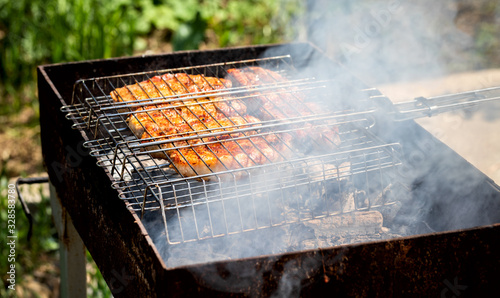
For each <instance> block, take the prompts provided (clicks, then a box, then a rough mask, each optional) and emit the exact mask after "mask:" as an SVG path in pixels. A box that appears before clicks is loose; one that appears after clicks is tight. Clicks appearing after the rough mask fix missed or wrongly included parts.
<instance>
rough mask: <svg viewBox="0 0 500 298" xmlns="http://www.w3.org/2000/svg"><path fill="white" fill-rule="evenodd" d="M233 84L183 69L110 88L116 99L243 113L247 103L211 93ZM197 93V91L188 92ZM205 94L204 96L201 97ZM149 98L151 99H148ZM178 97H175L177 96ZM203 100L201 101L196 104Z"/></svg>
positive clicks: (234, 113)
mask: <svg viewBox="0 0 500 298" xmlns="http://www.w3.org/2000/svg"><path fill="white" fill-rule="evenodd" d="M231 86H232V83H231V81H229V80H225V79H219V78H214V77H205V76H203V75H188V74H185V73H176V74H170V73H168V74H164V75H162V76H154V77H152V78H151V79H149V80H146V81H142V82H139V83H136V84H133V85H126V86H124V87H121V88H116V89H115V90H113V91H112V92H111V94H110V95H111V98H112V99H113V100H114V101H115V102H128V103H134V104H143V105H149V104H150V102H168V103H170V104H171V105H174V106H185V105H188V106H189V105H191V107H192V108H193V109H196V108H205V109H208V110H211V109H212V108H217V109H218V110H219V111H221V112H222V113H224V114H225V115H226V116H231V115H236V114H240V115H241V114H244V113H245V112H246V106H245V105H244V104H243V103H242V102H241V101H240V100H238V99H234V98H231V97H230V96H220V95H217V96H210V95H211V94H214V95H215V93H214V91H217V90H223V89H226V88H230V87H231ZM191 93H196V94H191ZM203 95H207V97H203ZM148 99H151V100H148ZM177 99H178V100H177ZM199 103H202V104H203V105H197V104H199Z"/></svg>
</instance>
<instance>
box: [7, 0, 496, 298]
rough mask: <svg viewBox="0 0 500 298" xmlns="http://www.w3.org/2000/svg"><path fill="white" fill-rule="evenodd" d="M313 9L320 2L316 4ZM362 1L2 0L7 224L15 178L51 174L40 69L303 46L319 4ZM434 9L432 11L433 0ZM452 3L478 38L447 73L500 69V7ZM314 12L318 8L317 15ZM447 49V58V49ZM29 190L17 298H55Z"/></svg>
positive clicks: (42, 225) (47, 235)
mask: <svg viewBox="0 0 500 298" xmlns="http://www.w3.org/2000/svg"><path fill="white" fill-rule="evenodd" d="M312 2H317V3H319V5H315V6H313V5H311V3H312ZM356 2H364V3H366V2H377V1H376V0H373V1H372V0H355V1H354V0H353V1H340V2H339V3H342V4H333V2H329V1H326V0H317V1H314V0H239V1H236V0H183V1H176V0H136V1H133V0H86V1H84V0H74V1H69V0H43V1H42V0H30V1H28V0H16V1H13V0H0V194H1V196H2V199H1V200H0V217H1V219H2V224H3V225H6V219H7V213H6V209H7V207H6V206H7V200H6V199H5V198H4V196H5V194H6V193H7V188H8V184H9V183H12V182H13V181H14V180H13V179H14V178H15V177H19V176H37V175H44V169H43V163H42V157H41V152H40V129H39V115H38V100H37V90H36V67H37V66H38V65H41V64H51V63H61V62H69V61H78V60H88V59H101V58H110V57H119V56H130V55H140V54H155V53H162V52H171V51H177V50H190V49H209V48H220V47H229V46H244V45H251V44H267V43H279V42H287V41H292V40H295V39H297V38H300V39H301V40H304V39H307V38H308V35H313V33H314V32H308V28H305V26H306V25H305V24H309V23H310V22H313V23H314V22H315V20H318V19H321V18H322V17H325V13H324V12H323V11H321V7H322V6H321V3H325V4H326V3H328V5H329V7H332V6H335V7H334V8H335V9H336V11H337V10H338V11H341V12H344V11H349V10H352V6H353V4H352V3H356ZM378 2H381V1H378ZM382 2H383V1H382ZM389 2H390V1H389ZM424 2H425V1H424ZM428 2H429V1H428ZM429 3H430V4H429ZM429 3H428V4H429V5H430V6H432V1H430V2H429ZM447 3H450V5H451V4H453V5H454V7H453V9H452V10H453V12H454V13H455V12H456V16H455V19H454V24H455V26H456V28H458V30H460V32H463V33H464V34H466V35H467V36H468V38H470V42H468V43H467V46H466V47H465V46H464V47H463V48H464V50H463V51H462V52H460V53H459V54H460V55H463V58H464V59H463V61H460V63H458V64H457V62H456V61H457V60H456V59H455V60H454V61H450V64H449V68H450V69H451V70H456V71H467V70H473V69H480V68H485V67H498V66H499V65H500V55H498V54H499V45H500V37H499V32H500V26H499V21H498V15H500V13H499V9H500V5H499V4H497V1H493V0H478V1H469V0H447ZM311 7H314V8H313V10H314V11H310V10H311ZM305 12H308V14H307V15H306V14H305ZM326 16H328V15H326ZM292 24H299V25H298V26H292ZM456 28H453V30H456ZM323 29H324V30H326V31H327V32H328V30H329V28H323ZM396 29H397V28H396ZM460 36H461V35H460ZM320 38H322V37H321V36H320ZM311 39H312V40H313V41H315V40H314V39H313V38H311ZM319 42H321V41H319ZM439 42H440V41H439ZM454 45H455V44H451V46H454ZM443 49H444V51H446V47H443ZM374 52H376V49H375V50H374ZM368 54H371V53H368ZM333 56H335V54H333ZM454 57H456V56H454ZM334 58H335V57H334ZM464 61H465V62H466V63H465V62H464ZM30 192H31V194H32V196H33V197H34V198H35V201H36V203H34V204H32V205H31V208H32V213H33V214H34V221H35V223H36V226H35V231H34V236H33V238H32V240H31V242H30V243H27V242H26V241H25V237H26V233H27V220H26V219H25V217H24V215H23V213H22V210H21V208H20V206H18V207H17V213H16V214H17V218H16V219H17V221H16V224H17V232H18V236H19V241H18V247H17V253H18V256H17V258H16V262H17V267H16V268H17V287H16V288H17V291H16V292H17V293H16V294H17V295H18V296H21V297H37V296H41V297H45V296H53V295H56V294H57V291H58V286H59V285H58V274H59V273H58V270H59V269H58V263H57V260H58V243H57V236H56V234H55V228H54V226H53V224H52V222H51V210H50V203H49V199H48V197H47V189H46V187H42V186H40V187H38V186H37V187H33V188H31V189H30ZM36 198H38V200H36ZM39 198H41V200H40V199H39ZM6 233H7V231H6V228H4V227H2V228H0V239H6ZM0 255H2V256H5V255H7V247H4V246H3V245H2V247H0ZM88 260H89V266H88V270H87V271H88V281H89V282H88V294H89V296H92V297H94V296H95V297H108V296H110V295H111V293H110V292H109V289H108V288H107V286H106V284H105V282H104V281H103V279H102V277H101V276H100V273H99V271H98V270H97V268H96V266H95V264H94V263H93V262H92V258H91V257H90V256H88ZM7 265H8V263H7V258H1V259H0V270H1V271H0V272H1V273H0V276H1V279H0V283H1V285H0V296H1V297H6V296H8V295H11V294H12V293H11V292H8V291H6V289H5V286H6V279H7V276H6V274H5V272H6V270H4V268H6V267H7Z"/></svg>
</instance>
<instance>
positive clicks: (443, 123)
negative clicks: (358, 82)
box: [378, 69, 500, 184]
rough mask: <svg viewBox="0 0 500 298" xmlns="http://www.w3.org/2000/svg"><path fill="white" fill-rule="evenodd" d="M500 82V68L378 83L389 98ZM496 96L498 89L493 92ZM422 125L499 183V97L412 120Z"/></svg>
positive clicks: (468, 88)
mask: <svg viewBox="0 0 500 298" xmlns="http://www.w3.org/2000/svg"><path fill="white" fill-rule="evenodd" d="M495 86H500V69H489V70H482V71H477V72H467V73H458V74H452V75H449V76H446V77H441V78H437V79H432V80H422V81H414V82H410V83H398V84H391V85H383V86H378V88H379V89H380V90H381V91H382V93H384V94H385V95H387V96H388V97H389V98H390V99H391V100H392V101H393V102H401V101H406V100H408V99H412V98H414V97H416V96H424V97H430V96H437V95H443V94H450V93H458V92H464V91H470V90H476V89H481V88H488V87H495ZM496 94H497V95H498V96H500V91H498V92H497V93H496ZM416 122H417V123H418V124H420V125H421V126H422V127H423V128H425V129H426V130H428V131H429V132H430V133H432V134H433V135H434V136H435V137H437V138H438V139H439V140H441V141H442V142H443V143H445V144H446V145H448V146H449V147H450V148H452V149H453V150H455V151H456V152H457V153H458V154H460V155H461V156H462V157H463V158H465V159H466V160H467V161H469V162H470V163H471V164H473V165H474V166H475V167H476V168H478V169H479V170H480V171H482V172H483V173H485V174H486V175H487V176H488V177H490V178H491V179H493V180H494V181H495V182H496V183H497V184H500V100H498V101H495V102H493V103H487V104H483V105H481V106H478V107H477V108H475V109H473V110H472V111H469V112H467V111H458V112H457V111H454V112H450V113H445V114H439V115H436V116H433V117H426V118H421V119H418V120H416Z"/></svg>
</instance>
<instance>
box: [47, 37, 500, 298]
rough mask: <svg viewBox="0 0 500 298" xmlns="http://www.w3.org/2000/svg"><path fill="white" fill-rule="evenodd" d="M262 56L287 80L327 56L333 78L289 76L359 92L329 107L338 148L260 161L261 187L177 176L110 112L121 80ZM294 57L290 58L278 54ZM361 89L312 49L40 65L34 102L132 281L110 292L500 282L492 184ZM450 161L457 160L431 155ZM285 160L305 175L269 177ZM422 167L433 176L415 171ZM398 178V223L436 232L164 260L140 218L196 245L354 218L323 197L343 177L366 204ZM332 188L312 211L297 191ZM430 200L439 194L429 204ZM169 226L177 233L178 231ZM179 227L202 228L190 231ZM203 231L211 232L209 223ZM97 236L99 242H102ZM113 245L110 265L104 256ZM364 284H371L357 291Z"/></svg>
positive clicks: (99, 256)
mask: <svg viewBox="0 0 500 298" xmlns="http://www.w3.org/2000/svg"><path fill="white" fill-rule="evenodd" d="M268 50H271V51H272V52H273V53H272V55H271V58H265V61H266V62H265V63H264V64H265V65H267V66H268V67H270V68H272V69H275V70H278V71H280V72H281V73H284V74H288V72H287V71H288V70H289V69H290V67H293V66H299V67H301V66H304V65H307V64H308V63H309V62H310V61H313V60H316V61H321V64H322V65H320V66H319V67H320V68H323V69H328V70H329V71H328V72H327V73H328V75H327V77H314V78H312V76H310V75H307V73H306V74H305V77H303V78H290V80H292V81H293V80H300V82H301V83H304V82H307V84H306V85H305V86H306V89H307V90H309V89H316V88H319V90H324V91H325V92H323V93H320V94H323V95H324V94H325V93H328V94H332V93H329V92H330V91H331V90H330V89H329V87H328V86H331V85H332V84H331V83H332V82H335V83H338V84H334V85H335V86H340V87H339V88H346V87H345V86H348V87H347V89H348V90H350V91H352V92H351V93H348V94H352V95H353V96H352V97H351V98H346V99H344V101H343V102H342V103H341V105H340V109H339V110H338V112H337V114H335V113H333V114H330V115H328V117H331V118H330V119H334V120H335V125H336V126H338V127H339V129H340V134H341V138H342V145H341V147H340V149H341V150H340V151H339V152H327V153H324V152H323V153H314V154H312V155H305V156H302V155H299V154H297V155H294V156H292V157H291V158H289V159H287V160H285V161H283V162H281V163H274V164H268V165H263V166H259V167H258V168H259V171H258V172H257V173H258V175H256V177H258V176H259V175H260V177H261V178H264V180H265V181H266V182H265V183H255V182H254V180H252V179H253V178H254V174H253V172H252V173H251V174H249V175H248V176H250V177H251V178H252V179H248V178H246V179H242V180H237V179H233V180H231V179H229V182H227V180H224V179H219V178H218V177H219V176H218V175H221V173H213V174H210V175H209V176H213V177H215V179H212V180H211V181H206V180H200V179H199V178H201V177H188V178H185V177H180V176H179V175H178V174H177V173H175V171H172V170H171V169H169V168H168V164H167V163H165V162H159V161H157V160H154V159H152V158H151V157H150V156H149V155H148V152H147V151H144V150H141V148H142V147H144V146H143V145H141V144H140V142H139V141H138V140H137V138H136V137H134V136H133V134H132V133H131V132H130V131H129V130H128V128H127V125H126V123H125V120H126V117H127V116H126V115H127V112H122V111H118V109H117V108H116V106H114V107H113V106H112V105H111V103H112V101H111V99H110V98H109V96H108V95H109V92H110V91H111V90H112V89H114V88H116V87H121V86H124V85H127V84H133V83H136V82H140V81H142V80H145V79H148V78H151V77H152V76H155V75H157V74H161V73H162V72H163V71H158V69H163V70H166V71H167V72H174V71H179V70H182V71H189V72H194V73H199V72H200V71H201V73H203V74H206V75H211V76H217V77H223V75H222V74H223V71H224V70H225V69H227V68H226V67H227V64H226V63H230V64H231V63H232V62H234V61H237V62H236V64H240V63H243V64H245V63H249V64H255V63H258V62H257V61H258V60H255V58H256V57H259V56H261V54H263V53H264V52H267V51H268ZM287 55H289V57H284V56H287ZM276 57H279V58H276ZM315 58H319V60H318V59H315ZM250 60H251V61H250ZM291 61H292V62H293V63H291ZM261 63H262V62H261ZM266 63H268V64H266ZM207 65H209V66H207ZM186 66H189V67H186ZM231 66H234V65H231ZM217 69H219V70H217ZM205 72H207V73H205ZM310 81H311V82H312V81H313V82H312V84H310V83H311V82H310ZM75 82H77V84H76V85H75ZM293 82H295V81H293ZM324 86H326V87H327V88H325V87H324ZM356 90H357V91H359V90H367V89H366V86H364V85H363V84H362V83H361V82H359V80H357V79H356V78H354V77H352V76H351V75H350V74H349V73H348V72H346V71H345V70H343V69H342V68H341V67H338V65H336V64H335V63H333V62H331V61H329V60H328V59H327V58H325V57H323V56H322V54H321V53H319V52H318V51H316V50H315V48H314V47H312V46H311V45H309V44H292V45H288V47H286V48H282V47H281V46H279V45H277V46H257V47H247V48H236V49H223V50H216V51H200V52H181V53H174V54H170V55H159V56H151V57H136V58H121V59H112V60H103V61H88V62H83V63H70V64H63V65H54V66H42V67H40V68H39V96H40V102H41V104H40V107H41V127H42V148H43V154H44V160H45V163H46V166H47V169H48V172H49V175H50V178H51V181H52V183H53V184H54V186H55V188H56V190H57V192H58V195H59V196H60V197H61V201H62V204H63V206H64V207H65V208H67V209H68V211H69V213H70V214H71V215H72V218H73V221H74V223H75V226H76V228H77V230H78V231H79V233H80V235H81V236H82V238H83V240H84V242H85V244H86V245H87V247H88V249H89V251H90V252H91V254H92V255H93V257H94V259H95V260H96V263H97V264H98V266H99V268H100V269H101V272H102V273H103V276H104V277H105V279H106V280H107V281H108V282H109V284H110V285H111V286H112V284H113V283H112V280H113V279H114V278H115V276H114V275H113V272H115V273H116V272H126V274H127V275H129V276H130V275H132V276H134V277H136V279H135V280H134V282H132V283H131V284H130V285H129V286H128V287H127V289H126V291H124V292H122V291H121V290H120V291H118V290H117V289H113V288H112V290H116V291H115V292H114V294H115V295H116V296H120V294H121V295H123V296H129V295H149V296H159V295H161V296H162V295H165V294H171V295H201V294H204V295H216V296H217V295H219V296H226V295H232V296H246V295H265V296H268V295H269V296H270V295H272V294H273V293H276V292H277V291H278V290H279V289H280V287H282V286H283V285H282V282H285V281H286V280H287V278H288V279H289V278H290V276H294V277H296V278H297V279H298V280H299V282H298V283H295V288H293V289H292V292H293V291H294V292H293V293H295V294H299V293H300V294H301V295H302V296H314V295H316V294H318V293H324V291H329V292H331V293H332V294H334V293H337V294H343V295H366V294H368V293H378V294H380V295H391V294H392V295H394V294H402V293H408V292H413V293H420V294H427V295H429V294H440V293H442V290H443V281H445V280H447V281H448V282H450V281H451V282H452V283H453V281H454V279H455V278H457V279H458V281H457V282H462V283H463V284H465V285H467V286H468V287H469V290H473V291H479V292H481V291H487V290H488V289H494V287H496V284H495V280H496V279H497V277H498V271H497V270H496V269H495V268H496V265H495V264H498V261H499V259H498V254H497V253H496V251H498V249H500V248H499V246H500V245H499V241H498V236H495V235H498V232H499V229H500V226H499V225H498V224H495V223H498V222H499V221H500V214H499V213H500V211H499V210H500V209H499V206H500V203H499V202H500V194H499V188H498V186H496V185H495V184H494V183H493V182H492V181H491V180H489V179H488V178H486V177H485V176H484V175H483V174H482V173H480V172H479V171H477V170H476V169H475V168H474V167H473V166H472V165H470V164H469V163H467V162H466V161H465V160H463V159H462V158H461V157H460V156H458V155H457V154H456V153H455V152H453V151H452V150H451V149H449V148H447V147H446V146H445V145H444V144H442V143H440V142H439V141H437V140H436V139H434V138H433V137H432V136H431V135H430V134H429V133H427V132H426V131H424V130H423V129H422V128H420V127H419V126H417V125H416V124H415V123H414V122H413V121H403V122H401V123H399V124H398V125H394V123H392V122H387V121H384V119H383V118H384V115H382V116H380V115H378V114H377V113H374V112H373V111H372V108H371V106H370V105H368V107H367V108H366V106H365V107H364V108H363V109H361V110H360V106H358V105H357V104H356V103H357V102H359V101H366V99H367V98H369V96H367V94H366V92H361V93H359V92H357V91H356ZM342 91H345V90H342ZM304 92H307V91H306V90H304ZM335 93H336V91H335V90H333V94H335ZM339 93H343V94H345V92H339ZM61 110H62V112H61ZM288 120H290V121H292V120H293V119H288ZM308 121H309V120H308ZM375 123H376V125H373V124H375ZM270 125H271V124H270ZM72 127H73V128H72ZM74 128H77V129H74ZM273 129H279V126H276V127H275V128H273ZM54 132H57V133H54ZM274 132H276V130H274ZM402 136H410V138H403V137H402ZM342 146H345V147H342ZM85 148H86V149H85ZM75 152H76V153H77V154H76V155H77V156H76V157H77V158H75ZM422 156H425V157H424V158H422ZM444 156H446V157H447V159H449V158H451V160H452V161H453V162H450V163H435V162H432V160H439V159H440V158H442V157H444ZM344 162H350V165H349V166H345V169H344V170H343V171H341V170H340V169H339V166H337V168H336V169H335V171H328V170H327V169H328V167H326V166H325V165H327V164H336V165H342V164H343V163H344ZM284 168H287V169H289V168H292V169H296V170H299V171H298V172H299V173H300V172H305V174H303V175H299V174H297V172H295V173H294V172H293V171H292V173H293V174H289V176H288V178H289V179H285V180H280V178H275V175H274V173H276V172H280V173H281V172H283V171H282V169H284ZM340 168H342V166H340ZM304 169H307V171H304ZM312 169H314V170H312ZM247 170H248V169H243V170H236V171H247ZM450 172H460V173H461V175H460V181H458V182H456V181H450V180H448V178H447V173H450ZM227 173H229V174H231V173H234V171H228V172H227ZM249 173H250V172H249ZM428 175H431V176H432V177H431V179H427V180H424V179H420V177H424V176H428ZM395 176H398V177H397V181H399V182H401V184H402V185H404V187H409V188H410V189H411V192H409V193H408V194H407V195H408V196H409V199H408V200H406V201H405V205H406V208H403V209H404V210H403V212H402V214H401V216H400V217H397V218H396V220H395V221H397V220H404V218H405V214H404V212H405V210H406V211H407V212H411V211H412V210H421V212H423V213H424V216H423V218H425V224H426V225H429V226H431V227H432V229H433V230H435V231H436V232H435V233H430V232H429V230H428V229H426V228H422V227H419V226H414V227H412V229H413V230H414V233H415V234H417V236H412V237H406V238H399V239H391V240H383V241H379V242H375V243H361V244H357V245H347V246H343V247H330V248H321V249H314V250H309V251H294V252H290V253H286V254H279V255H272V256H256V257H252V258H247V259H242V260H228V261H219V262H215V263H210V264H205V265H194V266H187V267H177V268H167V266H166V265H165V263H164V261H163V260H162V258H161V257H160V255H159V253H158V250H157V248H156V247H155V245H154V244H153V242H152V239H151V238H150V236H149V235H148V231H147V230H146V229H145V228H144V226H143V225H142V223H141V218H140V217H141V214H142V215H144V216H147V215H148V214H157V215H160V214H161V213H164V214H162V216H161V217H162V218H163V219H164V220H163V221H164V222H165V219H172V218H173V219H174V220H173V221H169V226H165V227H164V228H165V232H166V233H165V234H166V236H167V242H168V245H170V246H176V244H178V243H183V242H190V243H196V242H198V241H200V240H202V239H207V238H214V237H215V238H217V237H219V236H227V235H229V234H235V233H236V234H240V233H242V232H250V233H253V231H258V230H260V229H262V228H270V227H274V226H279V225H286V224H292V223H296V222H300V221H305V220H310V219H314V218H323V217H328V216H331V215H335V214H339V213H343V212H348V211H346V210H345V209H343V208H342V206H341V204H330V205H329V204H328V202H329V201H328V200H327V199H326V198H329V199H331V198H332V197H334V195H335V194H336V193H338V191H336V190H338V189H339V188H343V187H346V181H351V182H352V183H354V184H355V186H356V187H357V188H360V189H363V190H365V191H366V193H367V194H368V198H370V192H373V193H379V192H380V191H383V189H384V187H385V186H387V185H388V184H389V183H392V182H394V180H392V179H393V178H395ZM457 184H465V185H466V186H467V191H466V192H464V191H463V189H461V188H457ZM325 189H326V193H327V194H328V195H324V196H322V195H317V196H316V199H317V200H316V203H317V206H319V208H317V209H314V210H311V209H310V208H309V207H308V208H306V203H305V201H303V200H302V199H303V196H302V194H304V193H306V194H308V195H309V196H310V195H311V194H314V193H315V192H317V191H318V190H320V191H323V190H325ZM443 194H446V195H443ZM313 197H314V195H313ZM435 197H438V198H439V200H438V201H436V200H430V198H435ZM477 198H480V201H481V204H479V205H478V207H477V209H478V210H475V211H480V212H482V215H483V216H481V217H477V218H476V217H474V218H470V217H471V216H470V215H468V213H469V212H470V211H471V210H457V209H454V208H453V206H456V205H457V204H458V203H460V202H468V201H470V200H477ZM287 200H290V201H287ZM394 201H395V200H394V198H391V199H390V200H382V201H380V200H378V201H377V203H375V201H374V200H371V199H368V200H366V199H364V200H357V204H356V206H355V210H367V209H373V208H377V207H379V206H384V205H388V204H389V205H390V204H391V203H393V202H394ZM254 205H263V206H266V208H265V209H264V210H266V212H263V213H262V212H260V211H259V213H257V210H256V209H253V208H254V207H252V206H254ZM288 205H296V206H298V207H297V208H296V209H295V212H296V213H295V214H293V215H292V214H290V213H283V212H281V211H282V210H283V209H286V208H285V207H286V206H288ZM243 206H244V207H245V208H242V207H243ZM271 206H272V207H273V208H271ZM226 207H231V208H236V209H237V210H246V211H245V212H248V213H247V214H246V215H245V214H242V216H240V217H239V218H238V220H237V222H228V221H225V220H224V218H225V217H224V212H225V210H226V209H225V208H226ZM312 211H314V212H312ZM181 212H182V216H179V215H180V214H181ZM212 212H213V213H212ZM203 213H204V214H208V215H215V214H218V215H222V216H221V217H217V218H213V216H209V218H211V219H212V221H206V222H203V220H201V219H200V218H199V217H198V215H199V214H203ZM457 215H458V217H460V216H461V217H462V218H463V219H464V221H465V219H467V220H468V221H469V222H470V223H469V226H464V225H463V224H462V223H461V222H456V221H454V220H452V219H451V218H456V217H457ZM247 218H250V220H248V221H247V220H246V219H247ZM448 218H450V219H449V220H447V219H448ZM443 219H444V220H443ZM172 223H175V224H174V225H176V227H172V226H170V225H172ZM164 225H165V223H164ZM185 226H191V227H193V226H194V227H195V229H194V231H193V230H192V229H191V230H190V231H187V230H183V228H184V227H185ZM207 226H208V227H210V229H206V227H207ZM485 226H488V227H487V228H486V227H485ZM473 227H479V228H473ZM179 228H180V229H179ZM458 229H468V230H460V231H457V230H458ZM422 233H424V234H422ZM421 234H422V235H421ZM96 238H97V239H98V240H99V241H95V240H96ZM110 249H112V252H113V253H112V255H113V259H110V253H109V250H110ZM117 264H120V265H119V268H117ZM120 266H121V267H120ZM472 269H474V270H472ZM361 272H363V273H361ZM422 272H425V273H423V274H422ZM470 272H474V274H471V273H470ZM416 273H419V274H416ZM416 276H417V277H416ZM359 281H363V285H362V286H360V285H359ZM444 285H446V283H445V284H444ZM471 293H472V292H471ZM484 293H487V292H484ZM475 294H477V293H475Z"/></svg>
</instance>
